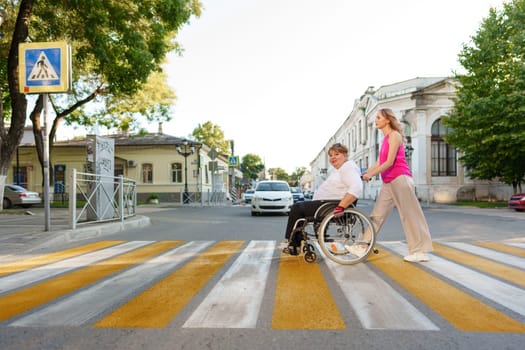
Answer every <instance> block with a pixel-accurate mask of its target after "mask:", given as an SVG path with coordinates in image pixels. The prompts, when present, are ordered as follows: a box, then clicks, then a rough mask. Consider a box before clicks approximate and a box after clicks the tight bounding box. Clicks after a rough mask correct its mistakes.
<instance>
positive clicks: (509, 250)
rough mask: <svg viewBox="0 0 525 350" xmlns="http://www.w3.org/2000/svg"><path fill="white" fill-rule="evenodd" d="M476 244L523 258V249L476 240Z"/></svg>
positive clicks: (524, 252)
mask: <svg viewBox="0 0 525 350" xmlns="http://www.w3.org/2000/svg"><path fill="white" fill-rule="evenodd" d="M475 244H476V245H479V246H480V247H485V248H489V249H493V250H498V251H500V252H503V253H508V254H512V255H516V256H521V257H522V258H525V249H521V248H518V247H513V246H509V245H506V244H502V243H495V242H476V243H475Z"/></svg>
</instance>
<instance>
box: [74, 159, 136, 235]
mask: <svg viewBox="0 0 525 350" xmlns="http://www.w3.org/2000/svg"><path fill="white" fill-rule="evenodd" d="M69 184H70V189H69V218H70V227H71V228H72V229H75V228H76V226H77V225H78V224H82V223H93V222H103V221H115V220H120V221H121V222H122V221H124V219H125V218H127V217H130V216H134V215H135V213H136V207H137V183H136V182H135V181H134V180H131V179H127V178H124V177H122V176H117V177H115V176H103V175H97V174H90V173H81V172H77V171H76V169H73V170H72V172H71V181H70V182H69ZM77 201H79V202H85V203H84V204H83V205H82V207H81V208H77Z"/></svg>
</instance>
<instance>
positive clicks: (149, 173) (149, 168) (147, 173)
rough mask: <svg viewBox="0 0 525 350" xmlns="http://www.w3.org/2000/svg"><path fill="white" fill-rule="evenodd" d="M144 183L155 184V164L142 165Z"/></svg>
mask: <svg viewBox="0 0 525 350" xmlns="http://www.w3.org/2000/svg"><path fill="white" fill-rule="evenodd" d="M142 182H143V183H145V184H151V183H153V164H151V163H144V164H142Z"/></svg>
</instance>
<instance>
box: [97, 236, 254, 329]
mask: <svg viewBox="0 0 525 350" xmlns="http://www.w3.org/2000/svg"><path fill="white" fill-rule="evenodd" d="M201 244H202V243H201ZM242 244H244V241H220V242H218V243H216V244H215V245H214V246H212V247H211V248H210V249H208V250H206V251H205V252H203V253H201V254H199V255H198V256H197V257H195V258H194V259H192V260H191V261H189V262H188V263H187V264H185V265H184V266H182V267H181V268H179V269H178V270H177V271H175V272H173V273H172V274H170V275H168V276H167V277H165V278H164V279H162V280H161V281H159V282H157V283H155V284H154V285H153V286H151V287H150V288H149V289H147V290H146V291H144V292H143V293H141V294H140V295H138V296H137V297H135V298H133V299H132V300H130V301H129V302H127V303H126V304H124V305H123V306H121V307H120V308H118V309H117V310H115V311H114V312H112V313H111V314H109V315H108V316H106V317H105V318H103V319H101V320H100V321H99V322H97V323H96V324H95V327H111V328H115V327H125V328H137V327H141V328H160V327H165V326H166V325H168V324H169V323H170V322H171V321H172V319H173V318H174V317H175V316H176V315H177V314H178V313H179V312H180V310H182V308H183V307H185V306H186V304H187V303H188V302H189V301H190V300H191V299H192V298H193V297H194V296H195V295H196V294H197V293H198V292H199V291H200V290H201V289H202V288H203V287H204V286H205V285H206V283H208V281H209V280H210V279H211V278H212V277H213V276H214V275H215V274H216V273H217V272H218V271H219V270H220V269H221V268H222V267H223V266H224V264H226V262H227V261H228V260H229V259H230V258H231V256H232V255H234V254H235V253H237V252H238V250H239V248H240V247H241V246H242ZM207 246H209V244H207ZM207 246H206V247H207ZM204 247H205V246H203V248H204ZM181 252H182V253H183V254H184V255H186V256H187V255H189V253H187V252H186V250H181ZM192 253H197V252H196V251H195V252H192ZM179 254H180V253H179ZM175 257H176V256H175ZM175 257H174V258H175Z"/></svg>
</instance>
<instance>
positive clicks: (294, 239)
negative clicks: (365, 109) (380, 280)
mask: <svg viewBox="0 0 525 350" xmlns="http://www.w3.org/2000/svg"><path fill="white" fill-rule="evenodd" d="M328 156H329V161H330V164H331V165H332V166H333V168H334V169H333V171H332V172H331V173H330V175H329V176H328V178H327V179H326V180H325V181H324V182H323V183H322V184H321V186H320V187H319V188H318V189H317V190H316V191H315V193H314V197H313V199H312V200H311V201H304V202H297V203H295V204H294V205H293V206H292V208H291V210H290V213H289V216H288V223H287V225H286V232H285V238H286V239H285V241H284V243H285V245H287V247H286V248H285V249H284V250H283V251H284V252H285V253H289V254H291V255H298V254H299V253H300V250H301V244H302V242H303V241H304V235H303V234H296V233H298V231H299V230H302V229H304V225H301V224H299V223H301V222H302V223H304V224H306V223H308V222H312V221H314V220H315V219H317V220H321V219H322V218H323V217H324V216H325V215H326V214H327V213H326V210H327V208H328V210H329V212H330V214H333V216H335V217H337V216H341V215H343V213H344V210H345V208H347V207H350V206H352V205H355V203H356V202H357V199H358V198H359V197H360V196H361V195H362V192H363V182H362V180H361V175H360V172H359V168H358V167H357V164H356V163H355V162H354V161H353V160H350V159H348V148H347V147H346V146H344V145H342V144H340V143H336V144H334V145H332V146H331V147H330V148H329V149H328ZM323 205H324V206H323ZM321 206H323V208H324V212H322V213H319V212H317V211H318V209H319V208H320V207H321ZM321 211H322V210H321ZM316 212H317V215H316ZM316 216H317V217H316ZM314 225H315V221H314ZM324 239H325V240H326V239H327V238H324ZM356 248H360V247H359V246H351V247H350V249H356ZM352 253H353V254H355V253H358V254H361V252H352ZM358 254H356V255H358Z"/></svg>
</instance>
